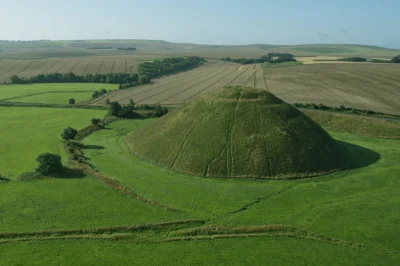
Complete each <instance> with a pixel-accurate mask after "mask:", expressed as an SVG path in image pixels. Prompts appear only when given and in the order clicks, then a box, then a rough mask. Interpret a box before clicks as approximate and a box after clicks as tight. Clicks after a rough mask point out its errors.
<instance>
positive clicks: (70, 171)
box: [52, 168, 86, 179]
mask: <svg viewBox="0 0 400 266" xmlns="http://www.w3.org/2000/svg"><path fill="white" fill-rule="evenodd" d="M85 176H86V174H85V172H84V171H83V170H82V169H77V168H64V170H63V171H62V172H60V173H58V174H54V175H52V177H54V178H66V179H68V178H84V177H85Z"/></svg>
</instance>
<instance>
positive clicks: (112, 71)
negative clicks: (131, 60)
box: [111, 59, 117, 73]
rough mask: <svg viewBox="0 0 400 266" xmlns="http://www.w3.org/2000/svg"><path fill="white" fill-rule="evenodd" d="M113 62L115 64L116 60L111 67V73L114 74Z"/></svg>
mask: <svg viewBox="0 0 400 266" xmlns="http://www.w3.org/2000/svg"><path fill="white" fill-rule="evenodd" d="M115 62H117V60H116V59H114V63H113V65H112V67H111V73H115V72H114V67H115Z"/></svg>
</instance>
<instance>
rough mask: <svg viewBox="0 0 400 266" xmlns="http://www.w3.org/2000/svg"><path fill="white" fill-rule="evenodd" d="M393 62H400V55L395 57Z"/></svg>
mask: <svg viewBox="0 0 400 266" xmlns="http://www.w3.org/2000/svg"><path fill="white" fill-rule="evenodd" d="M391 62H392V63H395V64H399V63H400V55H398V56H395V57H393V58H392V60H391Z"/></svg>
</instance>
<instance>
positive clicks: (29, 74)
mask: <svg viewBox="0 0 400 266" xmlns="http://www.w3.org/2000/svg"><path fill="white" fill-rule="evenodd" d="M47 61H48V59H44V60H43V62H42V63H41V64H40V65H39V66H38V67H37V68H35V69H33V70H32V71H31V72H29V73H27V74H26V75H25V77H30V76H31V74H32V73H33V72H35V71H37V70H38V69H41V68H42V66H44V64H46V62H47Z"/></svg>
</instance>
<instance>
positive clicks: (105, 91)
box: [92, 88, 107, 98]
mask: <svg viewBox="0 0 400 266" xmlns="http://www.w3.org/2000/svg"><path fill="white" fill-rule="evenodd" d="M106 93H107V90H106V89H104V88H103V89H101V90H100V91H95V92H93V94H92V98H97V97H99V96H101V95H104V94H106Z"/></svg>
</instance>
